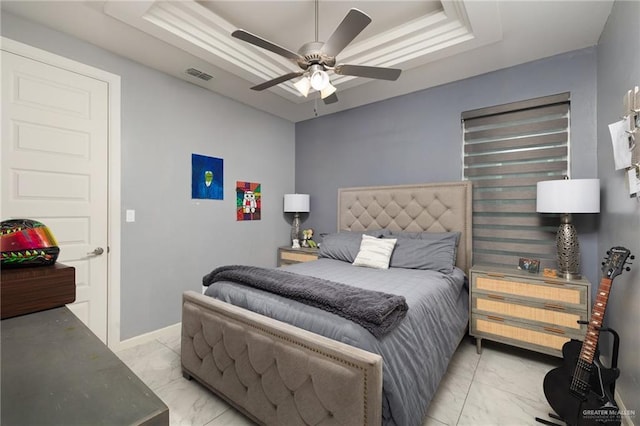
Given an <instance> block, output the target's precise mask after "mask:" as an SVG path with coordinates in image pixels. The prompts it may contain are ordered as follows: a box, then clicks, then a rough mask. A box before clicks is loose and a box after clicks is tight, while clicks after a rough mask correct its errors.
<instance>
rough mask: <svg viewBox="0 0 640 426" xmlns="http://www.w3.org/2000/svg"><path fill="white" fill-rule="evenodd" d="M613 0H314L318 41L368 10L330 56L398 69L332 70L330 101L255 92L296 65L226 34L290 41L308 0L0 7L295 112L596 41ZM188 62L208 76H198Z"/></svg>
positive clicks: (394, 92) (311, 112) (303, 37)
mask: <svg viewBox="0 0 640 426" xmlns="http://www.w3.org/2000/svg"><path fill="white" fill-rule="evenodd" d="M51 5H54V7H51ZM611 5H612V1H591V2H578V1H567V2H563V1H555V2H521V1H495V0H493V1H492V0H487V1H473V0H448V1H442V2H441V1H417V0H413V1H320V2H319V13H318V36H319V37H318V38H319V40H325V39H326V38H327V37H328V36H329V35H330V34H331V33H332V32H333V30H334V29H335V28H336V27H337V25H338V24H339V23H340V22H341V20H342V18H343V17H344V16H345V15H346V13H347V12H348V10H349V9H350V8H352V7H356V8H358V9H360V10H362V11H363V12H365V13H367V14H368V15H370V16H371V18H372V23H371V24H370V25H369V26H368V27H367V28H366V29H365V30H364V31H363V32H362V33H361V34H360V35H359V36H358V37H356V39H355V40H354V41H353V42H352V43H351V44H349V45H348V46H347V48H346V49H344V51H343V52H341V53H340V54H339V55H338V63H348V64H354V65H370V66H384V67H394V68H401V69H402V70H403V74H402V75H401V76H400V78H399V79H398V81H395V82H390V81H379V80H371V79H367V78H361V77H358V78H355V77H349V76H339V75H335V74H331V82H332V84H333V85H334V86H335V87H336V88H337V92H336V94H337V95H338V98H339V99H340V100H339V102H337V103H335V104H331V105H324V103H323V102H322V101H318V98H317V94H316V93H312V94H310V95H309V97H308V98H304V97H302V96H301V95H300V94H299V93H298V91H297V90H296V89H295V88H294V87H293V84H292V83H293V82H295V80H292V81H290V82H288V83H285V84H281V85H278V86H275V87H273V88H271V89H268V90H266V91H263V92H255V91H252V90H249V87H251V86H253V85H255V84H258V83H262V82H264V81H266V80H270V79H272V78H275V77H278V76H280V75H283V74H287V73H289V72H292V71H297V70H299V68H298V67H297V65H296V64H295V63H293V62H291V61H288V60H287V59H284V58H282V57H280V56H278V55H275V54H273V53H271V52H267V51H265V50H263V49H259V48H257V47H255V46H252V45H249V44H247V43H244V42H242V41H240V40H237V39H235V38H232V37H231V36H230V33H231V32H232V31H234V30H235V29H238V28H242V29H245V30H247V31H250V32H252V33H255V34H257V35H259V36H261V37H264V38H266V39H268V40H270V41H273V42H275V43H277V44H279V45H282V46H283V47H286V48H287V49H289V50H293V51H297V50H298V48H300V46H301V45H302V44H304V43H306V42H308V41H313V40H314V38H315V28H314V27H315V19H316V18H315V6H314V2H313V1H312V0H297V1H291V0H289V1H195V0H180V1H155V0H148V1H120V0H109V1H100V2H95V1H92V2H73V1H69V2H12V1H3V4H2V8H3V10H8V11H10V12H12V13H16V14H18V15H21V16H24V17H27V18H30V19H33V20H36V21H40V22H42V23H44V24H45V25H48V26H51V27H53V28H55V29H58V30H61V31H64V32H67V33H70V34H72V35H74V36H76V37H80V38H82V39H85V40H88V41H90V42H92V43H94V44H97V45H100V46H102V47H105V48H107V49H109V50H112V51H115V52H116V53H119V54H121V55H123V56H126V57H130V58H132V59H134V60H137V61H139V62H142V63H144V64H146V65H149V66H151V67H153V68H156V69H159V70H161V71H164V72H167V73H169V74H172V75H174V76H176V77H179V78H182V79H184V80H187V81H190V82H192V83H194V84H197V85H199V86H201V87H204V88H206V89H208V90H211V91H213V92H217V93H220V94H222V95H225V96H228V97H231V98H233V99H236V100H238V101H240V102H243V103H247V104H249V105H252V106H254V107H256V108H259V109H262V110H265V111H268V112H269V113H271V114H274V115H277V116H280V117H282V118H285V119H287V120H290V121H294V122H295V121H300V120H304V119H308V118H313V117H314V116H316V115H324V114H328V113H331V112H336V111H340V110H344V109H348V108H352V107H355V106H359V105H364V104H367V103H371V102H376V101H379V100H383V99H387V98H390V97H394V96H398V95H402V94H405V93H410V92H413V91H416V90H421V89H425V88H428V87H433V86H435V85H439V84H444V83H448V82H450V81H454V80H457V79H461V78H466V77H470V76H473V75H478V74H481V73H485V72H489V71H493V70H496V69H499V68H504V67H507V66H512V65H516V64H519V63H523V62H527V61H530V60H535V59H539V58H542V57H546V56H551V55H553V54H558V53H562V52H566V51H570V50H575V49H579V48H583V47H587V46H592V45H595V44H596V43H597V40H598V37H599V35H600V33H601V31H602V28H603V26H604V23H605V22H606V18H607V16H608V14H609V12H610V10H611ZM576 16H579V18H576ZM74 23H75V25H74ZM96 26H97V27H96ZM92 27H93V29H94V31H93V32H92V31H91V28H92ZM96 29H97V31H96ZM110 34H111V35H110ZM189 69H192V71H191V72H190V73H187V70H189ZM194 69H195V70H197V71H199V72H202V73H204V74H205V75H208V76H210V77H212V78H210V79H209V80H207V81H205V80H202V79H200V78H198V77H197V76H195V75H194V74H197V72H194V71H193V70H194Z"/></svg>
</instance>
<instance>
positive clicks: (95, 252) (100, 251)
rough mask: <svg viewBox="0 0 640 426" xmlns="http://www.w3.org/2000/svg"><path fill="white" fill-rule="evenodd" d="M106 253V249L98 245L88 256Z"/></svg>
mask: <svg viewBox="0 0 640 426" xmlns="http://www.w3.org/2000/svg"><path fill="white" fill-rule="evenodd" d="M102 253H104V249H103V248H102V247H97V248H96V249H95V250H94V251H90V252H89V253H87V255H88V256H100V255H101V254H102Z"/></svg>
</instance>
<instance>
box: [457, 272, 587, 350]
mask: <svg viewBox="0 0 640 426" xmlns="http://www.w3.org/2000/svg"><path fill="white" fill-rule="evenodd" d="M470 275H471V289H470V291H469V324H470V326H469V334H471V335H472V336H474V337H475V338H476V344H477V350H478V353H480V352H481V351H482V339H489V340H494V341H497V342H502V343H507V344H509V345H512V346H518V347H521V348H526V349H530V350H534V351H538V352H543V353H546V354H550V355H554V356H558V357H562V345H564V344H565V342H568V341H569V340H571V339H578V340H583V339H584V336H585V333H586V326H585V325H580V324H578V323H577V321H578V320H583V321H588V320H589V317H590V312H591V283H589V281H587V280H586V279H584V278H582V279H579V280H565V279H562V278H549V277H545V276H543V275H542V274H532V273H529V272H526V271H519V270H517V269H510V268H498V267H492V266H481V265H475V266H473V267H472V268H471V270H470Z"/></svg>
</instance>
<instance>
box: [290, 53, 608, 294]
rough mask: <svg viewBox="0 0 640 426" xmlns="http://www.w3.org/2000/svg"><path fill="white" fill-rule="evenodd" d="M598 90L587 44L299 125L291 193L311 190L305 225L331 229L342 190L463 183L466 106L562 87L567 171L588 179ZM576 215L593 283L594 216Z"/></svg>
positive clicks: (595, 254)
mask: <svg viewBox="0 0 640 426" xmlns="http://www.w3.org/2000/svg"><path fill="white" fill-rule="evenodd" d="M400 78H402V77H400ZM389 84H393V83H389ZM595 87H596V50H595V48H588V49H583V50H579V51H575V52H570V53H567V54H563V55H559V56H555V57H551V58H547V59H543V60H539V61H536V62H531V63H527V64H523V65H520V66H516V67H512V68H507V69H504V70H500V71H496V72H492V73H489V74H484V75H481V76H478V77H474V78H470V79H466V80H462V81H457V82H454V83H451V84H447V85H443V86H440V87H435V88H432V89H428V90H424V91H420V92H415V93H411V94H408V95H405V96H400V97H397V98H394V99H390V100H386V101H383V102H379V103H376V104H371V105H367V106H363V107H360V108H356V109H352V110H348V111H344V112H340V113H336V114H332V115H329V116H325V117H320V118H316V119H313V120H308V121H304V122H300V123H297V124H296V164H297V167H296V191H297V192H300V193H309V194H311V213H310V214H309V218H308V219H307V221H306V222H305V226H308V227H313V228H315V229H316V231H317V232H319V233H322V232H335V230H336V226H337V224H336V221H337V219H336V209H337V207H336V204H337V202H336V199H337V189H338V188H341V187H351V186H368V185H392V184H403V183H407V184H408V183H421V182H438V181H457V180H460V179H461V176H462V132H461V125H460V114H461V113H462V112H463V111H467V110H472V109H475V108H481V107H486V106H491V105H498V104H504V103H508V102H513V101H519V100H523V99H529V98H534V97H539V96H546V95H551V94H556V93H561V92H571V176H572V177H573V178H595V177H597V176H596V169H597V160H596V124H595V121H596V93H595ZM577 216H580V215H574V217H575V222H576V227H577V228H578V233H579V236H580V244H581V251H582V265H583V266H582V272H583V274H584V275H585V276H586V277H588V278H589V279H590V280H591V281H592V282H593V281H594V280H596V279H597V278H598V268H597V265H598V264H599V261H598V252H597V249H598V247H597V217H577ZM584 216H590V215H584ZM593 216H597V215H593Z"/></svg>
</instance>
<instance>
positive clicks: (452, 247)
mask: <svg viewBox="0 0 640 426" xmlns="http://www.w3.org/2000/svg"><path fill="white" fill-rule="evenodd" d="M416 234H417V233H416ZM420 234H421V235H422V236H421V237H407V236H406V235H405V236H404V238H403V237H401V236H400V235H398V234H397V233H394V234H392V236H393V237H395V238H397V242H396V246H395V249H394V250H393V253H392V254H391V261H390V262H389V267H392V268H407V269H429V270H433V271H439V272H442V273H444V274H450V273H452V272H453V267H454V266H455V264H456V248H457V243H458V239H459V238H460V233H459V232H457V233H456V232H454V233H451V232H438V233H434V232H430V233H420ZM424 234H429V235H424ZM456 234H457V235H456Z"/></svg>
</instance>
